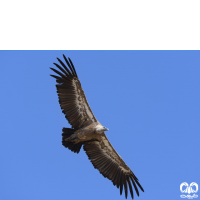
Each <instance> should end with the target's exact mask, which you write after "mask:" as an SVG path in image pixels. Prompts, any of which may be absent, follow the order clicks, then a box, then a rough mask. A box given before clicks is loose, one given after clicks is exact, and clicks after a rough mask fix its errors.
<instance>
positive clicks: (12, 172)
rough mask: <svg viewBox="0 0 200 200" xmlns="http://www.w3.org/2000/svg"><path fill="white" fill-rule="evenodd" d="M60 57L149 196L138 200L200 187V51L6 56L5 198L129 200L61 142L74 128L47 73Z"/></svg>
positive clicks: (1, 185) (2, 65) (1, 144)
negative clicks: (194, 185)
mask: <svg viewBox="0 0 200 200" xmlns="http://www.w3.org/2000/svg"><path fill="white" fill-rule="evenodd" d="M63 53H64V54H65V55H66V57H70V58H71V60H72V62H73V63H74V66H75V68H76V71H77V74H78V76H79V79H80V81H81V84H82V87H83V90H84V91H85V94H86V98H87V100H88V103H89V104H90V107H91V109H92V111H93V113H94V115H95V116H96V118H97V119H98V120H99V121H100V123H101V124H103V125H104V126H106V127H107V128H109V131H107V132H106V134H107V137H108V139H109V140H110V142H111V144H112V145H113V147H114V148H115V150H116V151H117V152H118V153H119V155H120V156H121V157H122V158H123V160H124V161H125V162H126V164H127V165H128V166H129V167H130V168H131V170H132V171H133V172H134V173H135V175H136V176H137V177H138V179H139V181H140V183H141V185H142V186H143V188H144V190H145V192H144V193H142V192H140V197H137V196H136V193H135V191H134V196H135V199H139V200H147V199H148V200H149V199H154V200H161V199H162V200H165V199H166V200H169V199H181V198H180V195H181V194H182V193H181V192H180V184H181V183H182V182H187V183H188V184H190V183H191V182H196V183H197V184H199V186H200V173H199V172H200V171H199V169H200V159H199V154H200V51H0V73H1V78H0V85H1V99H0V101H1V111H0V121H1V127H0V132H1V139H0V151H1V154H0V161H1V168H0V169H1V170H0V199H2V200H13V199H14V200H36V199H37V200H44V199H47V200H55V199H66V200H74V199H91V200H94V199H95V200H96V199H101V200H102V199H116V200H123V199H125V195H124V192H123V194H122V196H120V192H119V189H117V187H115V186H113V184H112V182H111V181H110V180H108V179H106V178H104V177H103V176H102V175H101V174H100V173H99V171H98V170H96V169H94V167H93V166H92V164H91V163H90V161H89V160H88V158H87V155H86V154H85V152H84V151H83V150H81V151H80V153H79V154H78V155H77V154H75V153H73V152H71V151H69V150H68V149H66V148H65V147H63V146H62V144H61V133H62V128H63V127H70V125H69V124H68V122H67V121H66V119H65V117H64V114H63V113H62V112H61V109H60V106H59V103H58V97H57V93H56V87H55V84H56V82H55V80H54V78H52V77H50V76H49V74H54V72H52V71H51V70H50V69H49V67H54V65H53V62H57V59H56V57H59V58H61V59H62V60H63V57H62V54H63ZM197 194H198V195H199V197H198V198H200V192H198V193H197ZM128 199H131V197H130V193H128Z"/></svg>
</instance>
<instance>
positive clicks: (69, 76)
mask: <svg viewBox="0 0 200 200" xmlns="http://www.w3.org/2000/svg"><path fill="white" fill-rule="evenodd" d="M63 57H64V60H65V62H66V63H67V66H68V67H67V66H66V65H65V64H64V63H63V62H62V61H61V60H60V59H59V58H57V59H58V61H59V63H60V65H61V66H62V67H61V66H60V65H58V64H56V63H54V64H55V65H56V67H57V68H58V69H59V70H60V71H61V72H60V71H58V70H56V69H53V68H50V69H52V70H53V71H54V72H55V73H57V74H58V75H59V76H55V75H51V76H52V77H54V78H56V82H57V83H58V84H57V85H56V87H57V93H58V96H59V103H60V106H61V109H62V112H63V113H64V114H65V117H66V119H67V120H68V121H69V123H70V124H71V126H72V127H71V128H63V133H62V144H63V145H64V146H65V147H66V148H68V149H70V150H71V151H73V152H75V153H79V151H80V149H81V147H82V145H83V149H84V150H85V152H86V154H87V155H88V157H89V159H90V161H91V162H92V164H93V166H94V168H96V169H98V170H99V172H100V173H101V174H102V175H103V176H104V177H106V178H108V179H110V180H111V181H112V182H113V185H116V186H117V188H120V194H122V191H123V188H124V191H125V197H126V198H127V195H128V188H129V191H130V193H131V197H132V199H133V198H134V195H133V188H132V186H133V187H134V189H135V191H136V193H137V195H138V196H139V191H138V188H137V186H139V188H140V189H141V190H142V191H143V192H144V190H143V188H142V186H141V185H140V183H139V180H138V179H137V177H136V176H135V175H134V173H133V172H132V171H131V170H130V168H129V167H128V166H127V165H126V163H125V162H124V161H123V160H122V158H121V157H120V156H119V154H118V153H117V152H116V151H115V149H114V148H113V147H112V145H111V144H110V142H109V140H108V139H107V137H106V135H105V132H104V131H107V130H108V129H107V128H106V127H104V126H102V125H101V124H100V123H99V122H98V121H97V119H96V118H95V116H94V114H93V113H92V110H91V108H90V106H89V104H88V102H87V99H86V97H85V93H84V91H83V89H82V87H81V83H80V81H79V79H78V76H77V73H76V70H75V68H74V65H73V63H72V61H71V60H70V58H68V60H67V58H66V57H65V56H64V55H63Z"/></svg>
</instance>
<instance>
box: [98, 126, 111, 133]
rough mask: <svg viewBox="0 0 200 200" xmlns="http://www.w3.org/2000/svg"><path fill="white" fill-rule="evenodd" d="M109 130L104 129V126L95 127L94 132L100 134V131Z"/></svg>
mask: <svg viewBox="0 0 200 200" xmlns="http://www.w3.org/2000/svg"><path fill="white" fill-rule="evenodd" d="M108 130H109V129H108V128H106V127H105V126H101V127H97V129H96V131H97V132H102V131H108Z"/></svg>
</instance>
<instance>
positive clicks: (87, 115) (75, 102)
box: [50, 55, 97, 130]
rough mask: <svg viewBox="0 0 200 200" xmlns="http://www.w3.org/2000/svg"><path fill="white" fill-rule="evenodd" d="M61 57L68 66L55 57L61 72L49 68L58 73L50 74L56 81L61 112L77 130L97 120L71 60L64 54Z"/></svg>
mask: <svg viewBox="0 0 200 200" xmlns="http://www.w3.org/2000/svg"><path fill="white" fill-rule="evenodd" d="M63 57H64V60H65V62H66V63H67V65H68V67H66V65H65V64H64V63H63V62H62V61H61V60H60V59H59V58H57V59H58V61H59V63H60V64H61V66H62V67H61V66H60V65H58V64H56V63H54V65H56V67H57V68H58V69H59V70H60V71H61V72H62V73H61V72H60V71H58V70H56V69H53V68H50V69H51V70H53V71H54V72H55V73H57V74H58V75H59V76H55V75H51V76H52V77H54V78H56V82H57V83H58V84H57V85H56V87H57V93H58V97H59V103H60V107H61V109H62V112H63V113H64V114H65V117H66V119H67V120H68V121H69V123H70V124H71V125H72V128H74V129H76V130H77V129H80V128H82V127H84V126H87V125H89V124H91V123H93V122H96V121H97V120H96V118H95V116H94V114H93V113H92V110H91V108H90V106H89V104H88V102H87V99H86V97H85V93H84V91H83V89H82V87H81V83H80V81H79V79H78V76H77V73H76V70H75V68H74V65H73V63H72V61H71V60H70V58H68V59H69V61H68V60H67V58H66V57H65V55H63Z"/></svg>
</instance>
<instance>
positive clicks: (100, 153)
mask: <svg viewBox="0 0 200 200" xmlns="http://www.w3.org/2000/svg"><path fill="white" fill-rule="evenodd" d="M83 148H84V150H85V152H86V154H87V155H88V157H89V159H90V161H91V162H92V164H93V166H94V168H96V169H98V170H99V172H100V173H101V174H102V175H103V176H104V177H106V178H108V179H110V180H111V181H112V182H113V185H116V186H117V188H119V187H120V195H121V194H122V190H123V187H124V190H125V196H126V198H127V195H128V188H127V184H128V187H129V190H130V193H131V197H132V199H133V198H134V196H133V188H132V185H133V187H134V188H135V191H136V193H137V195H138V196H139V191H138V188H137V185H138V186H139V188H140V189H141V190H142V191H143V192H144V190H143V188H142V186H141V185H140V183H139V180H138V179H137V177H136V176H135V175H134V173H133V172H132V171H131V170H130V168H129V167H128V166H127V165H126V163H125V162H124V161H123V160H122V158H121V157H120V156H119V154H118V153H117V152H116V151H115V149H114V148H113V147H112V145H111V144H110V142H109V140H108V139H107V137H106V135H105V134H103V135H102V137H101V140H100V141H89V142H85V144H84V147H83Z"/></svg>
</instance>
